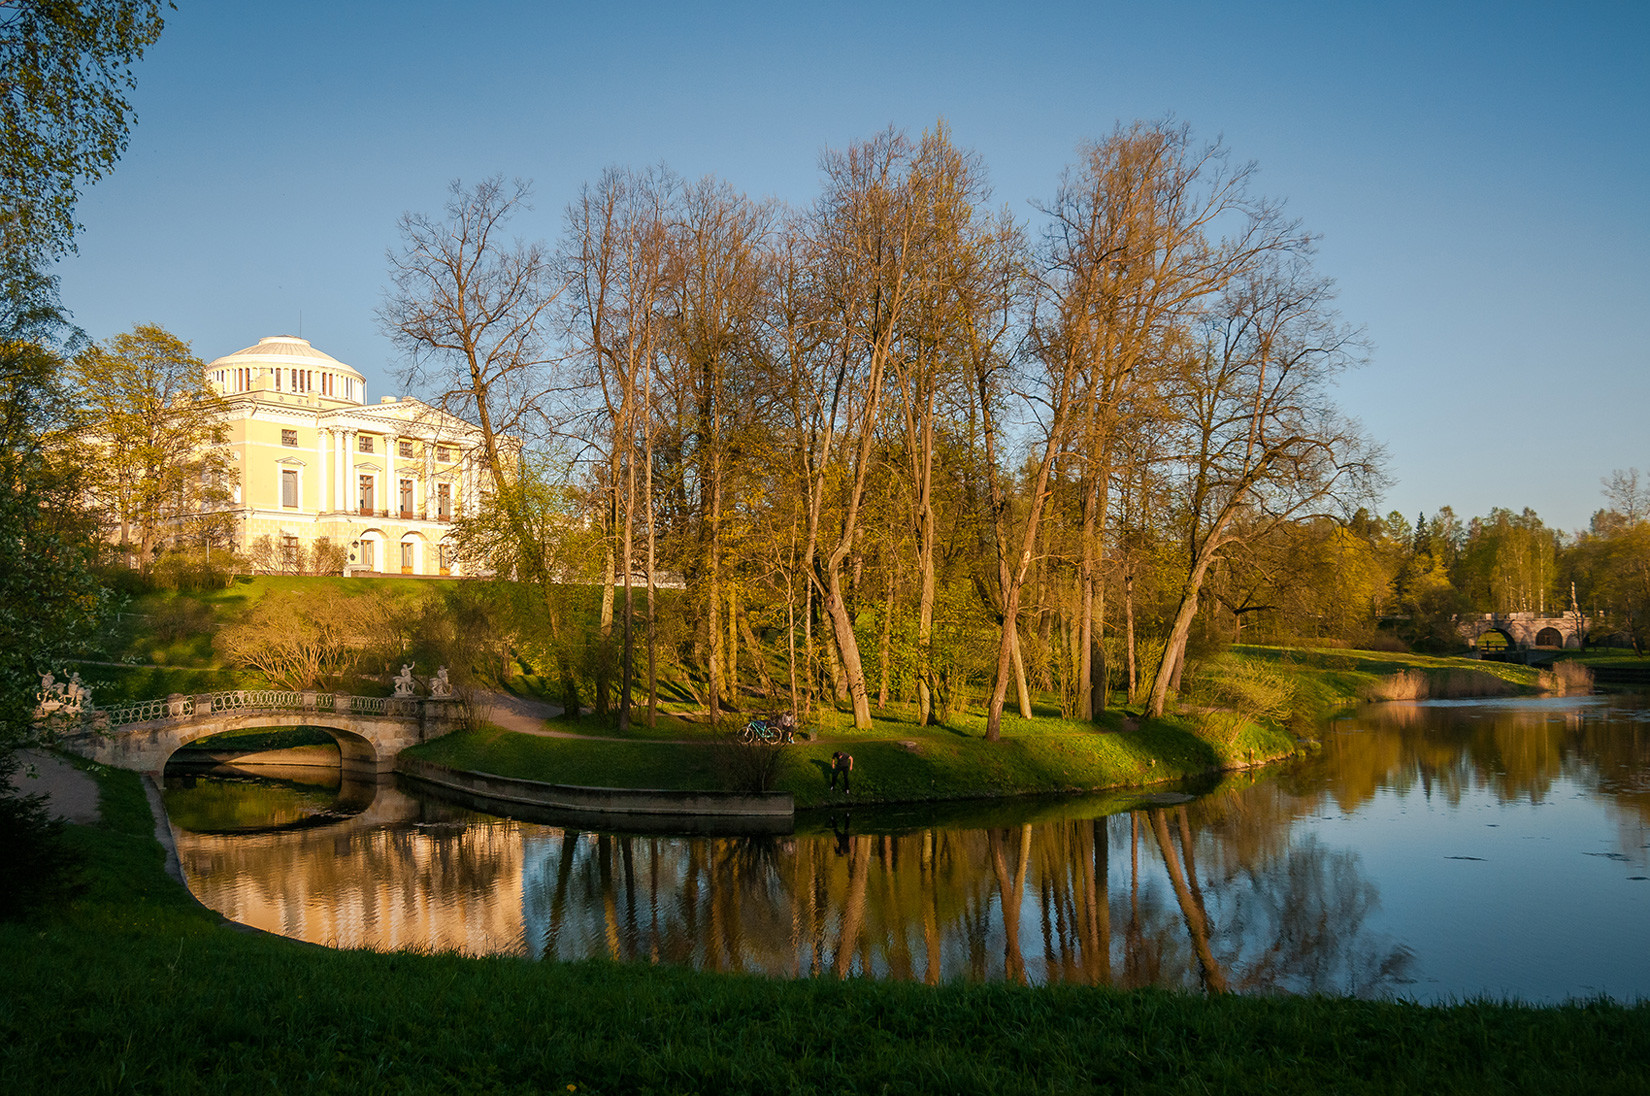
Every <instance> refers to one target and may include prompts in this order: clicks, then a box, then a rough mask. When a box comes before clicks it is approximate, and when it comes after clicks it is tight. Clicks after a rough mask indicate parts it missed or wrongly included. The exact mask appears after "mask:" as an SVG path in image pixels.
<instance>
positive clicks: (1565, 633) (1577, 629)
mask: <svg viewBox="0 0 1650 1096" xmlns="http://www.w3.org/2000/svg"><path fill="white" fill-rule="evenodd" d="M1591 623H1592V622H1591V621H1590V620H1589V619H1588V618H1587V617H1586V616H1583V615H1582V614H1581V613H1575V612H1571V613H1559V614H1554V615H1551V616H1548V615H1545V614H1542V613H1484V614H1482V615H1477V616H1470V617H1468V616H1463V617H1456V618H1455V626H1456V628H1457V630H1459V631H1460V633H1461V638H1462V639H1464V640H1466V642H1467V646H1468V647H1477V646H1479V643H1480V641H1482V640H1483V638H1484V637H1485V636H1487V635H1490V634H1492V633H1499V634H1500V635H1501V637H1502V638H1503V639H1505V640H1506V641H1507V646H1508V647H1509V648H1511V649H1513V650H1517V651H1527V650H1530V649H1531V648H1534V647H1561V648H1564V649H1565V650H1578V649H1579V648H1580V647H1581V645H1582V641H1583V640H1585V639H1586V638H1587V629H1588V627H1589V626H1590V625H1591Z"/></svg>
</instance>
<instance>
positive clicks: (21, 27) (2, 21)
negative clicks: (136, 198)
mask: <svg viewBox="0 0 1650 1096" xmlns="http://www.w3.org/2000/svg"><path fill="white" fill-rule="evenodd" d="M161 7H162V5H161V2H160V0H7V2H6V3H3V4H0V239H3V248H4V253H5V255H6V256H7V258H8V259H21V260H22V263H23V265H22V266H21V267H19V268H18V269H19V270H20V271H33V270H36V269H38V268H39V265H40V264H41V263H42V262H44V261H48V260H50V259H53V258H56V257H57V256H59V255H61V254H62V253H64V252H66V251H72V250H73V249H74V234H75V231H76V229H77V228H78V226H77V225H76V224H75V219H74V207H75V202H76V201H77V200H78V199H79V197H80V189H81V187H83V186H86V185H88V184H90V183H94V182H96V181H97V180H98V179H100V178H102V177H103V175H104V173H106V172H107V171H108V170H109V169H110V168H111V167H113V166H114V163H115V161H116V160H118V159H119V158H120V154H121V152H122V151H124V149H125V148H126V140H127V130H128V128H129V125H130V118H131V109H132V108H131V104H130V103H128V102H127V99H126V96H127V94H128V93H129V92H130V91H131V90H132V89H133V87H134V86H135V81H134V78H133V76H132V70H131V66H132V64H133V63H135V62H136V61H137V60H138V59H140V58H141V57H142V56H143V51H144V50H145V49H146V48H147V47H148V46H151V45H153V44H154V43H155V41H156V40H157V39H158V38H159V37H160V32H161V27H162V25H163V22H164V21H163V19H162V17H161Z"/></svg>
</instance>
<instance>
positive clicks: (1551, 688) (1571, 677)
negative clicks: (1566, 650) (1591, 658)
mask: <svg viewBox="0 0 1650 1096" xmlns="http://www.w3.org/2000/svg"><path fill="white" fill-rule="evenodd" d="M1539 680H1540V682H1541V691H1542V692H1544V693H1552V694H1553V695H1555V696H1586V695H1587V694H1588V693H1591V692H1592V691H1593V671H1591V670H1589V669H1588V668H1587V667H1586V666H1584V665H1582V664H1581V663H1579V662H1576V661H1575V660H1574V659H1565V660H1563V661H1562V662H1555V663H1553V668H1552V669H1550V670H1542V671H1541V673H1540V675H1539Z"/></svg>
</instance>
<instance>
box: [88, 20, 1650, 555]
mask: <svg viewBox="0 0 1650 1096" xmlns="http://www.w3.org/2000/svg"><path fill="white" fill-rule="evenodd" d="M178 9H179V10H177V11H176V12H173V13H172V14H171V15H170V16H169V18H168V20H167V26H166V32H165V34H164V35H163V36H162V38H161V41H160V42H159V43H158V44H157V45H156V46H155V47H153V48H152V49H151V50H150V52H149V54H148V56H147V57H146V58H145V59H144V61H143V62H142V63H141V64H140V66H139V67H138V70H137V77H138V87H137V91H136V93H135V95H134V97H133V101H134V105H135V106H136V109H137V115H138V121H137V125H136V127H135V128H134V130H133V132H132V139H131V145H130V147H129V148H128V149H127V152H126V155H125V157H124V158H123V160H122V161H121V163H120V164H118V165H117V166H116V168H115V171H114V173H113V174H112V175H111V176H110V177H109V178H108V179H106V180H104V181H103V182H101V183H99V184H98V185H97V186H95V187H94V188H92V189H91V190H90V191H88V192H87V194H86V196H85V197H84V199H83V200H82V203H81V206H80V219H81V222H82V223H83V224H84V226H85V231H84V232H83V233H82V235H81V237H80V252H79V254H78V256H75V257H72V258H70V259H68V260H66V261H65V262H64V263H63V264H62V266H61V268H60V271H59V273H60V274H61V275H62V290H63V298H64V301H65V303H66V304H67V305H68V306H69V307H70V308H71V309H72V310H73V312H74V314H75V319H76V321H77V322H78V323H79V324H80V325H81V326H82V327H83V328H85V330H86V331H87V332H88V333H89V334H90V335H92V336H93V337H94V338H105V337H108V336H110V335H113V334H116V333H118V332H120V331H124V330H126V329H128V328H130V327H131V326H132V325H133V324H134V323H139V322H154V323H159V324H162V325H164V326H165V327H167V328H169V329H170V330H172V331H173V332H174V333H175V334H177V335H179V336H181V337H182V338H184V339H186V340H189V341H190V342H191V343H192V344H193V346H194V349H195V351H196V353H197V354H199V355H200V356H201V357H202V358H204V359H207V360H210V359H212V358H215V357H218V356H220V355H223V354H227V353H230V352H232V351H235V350H238V349H240V348H241V347H244V346H249V345H251V344H252V343H254V342H256V341H257V340H258V339H259V338H260V337H262V336H265V335H276V334H299V333H300V330H299V328H300V324H301V327H302V330H301V334H302V335H303V337H304V338H307V339H309V340H310V341H311V342H312V343H314V344H315V345H316V346H317V347H319V348H320V349H322V350H325V351H326V352H328V353H330V354H332V355H333V356H334V357H337V358H339V359H341V360H343V361H345V362H347V363H349V364H350V365H353V366H355V367H356V368H357V369H359V370H360V371H361V372H362V373H364V374H365V375H366V376H367V379H368V385H369V393H370V395H371V396H372V397H373V398H376V397H377V396H380V395H393V394H398V393H399V391H400V390H399V387H398V386H397V384H396V383H395V380H394V375H395V368H396V361H395V351H394V349H393V347H392V346H391V345H390V343H389V340H388V339H386V338H385V337H384V336H383V335H382V334H381V333H380V331H379V330H378V326H377V323H376V320H375V318H374V309H375V307H376V306H377V304H378V302H379V300H380V298H381V296H382V293H383V290H384V286H385V284H386V281H387V277H386V270H387V266H386V262H385V252H386V250H387V249H388V248H389V247H391V246H392V245H393V244H394V243H395V242H396V233H395V221H396V218H397V217H398V216H399V215H400V214H401V213H402V212H403V211H406V210H418V211H424V212H430V213H435V212H438V211H439V208H440V205H441V202H442V199H443V197H444V195H445V192H446V186H447V184H448V183H449V182H450V181H452V180H453V179H459V178H461V179H463V180H465V181H466V182H469V181H474V180H476V179H479V178H481V177H483V176H487V175H493V174H503V175H505V176H507V177H521V178H526V179H531V180H533V181H534V184H535V194H536V204H535V208H534V210H533V211H532V212H531V213H530V214H528V215H526V216H524V217H522V218H520V219H519V221H518V228H519V230H520V231H521V232H522V233H523V234H524V235H527V236H530V237H538V238H542V239H545V240H546V241H552V242H553V241H554V240H555V239H556V238H557V237H558V236H559V235H560V231H561V224H562V211H563V209H564V208H565V206H566V205H567V203H568V202H569V201H570V200H571V199H572V198H573V196H574V194H575V191H576V189H577V188H578V186H579V185H580V184H581V183H583V182H585V181H589V180H594V179H595V177H596V176H597V175H598V174H599V173H600V172H601V170H602V169H603V168H604V167H607V166H610V165H631V166H638V167H640V166H646V165H648V164H653V163H664V164H666V165H668V166H670V167H671V168H673V169H674V170H676V171H677V172H678V173H680V174H682V175H685V176H689V177H696V176H699V175H704V174H716V175H719V176H721V177H722V178H724V179H726V180H728V181H729V182H730V183H732V184H733V185H735V186H737V187H739V188H741V189H743V190H745V191H747V192H748V193H750V194H752V195H753V196H756V197H764V196H774V197H777V198H780V199H783V200H786V201H789V202H793V203H798V204H802V203H806V202H808V201H810V200H812V198H813V197H814V195H815V194H816V192H817V189H818V177H819V176H818V163H819V154H820V152H821V151H822V150H824V149H826V148H840V147H842V146H844V145H846V144H847V143H848V142H850V141H854V140H857V139H861V138H865V137H868V136H870V135H872V134H873V133H875V132H876V131H878V130H880V129H883V128H885V127H887V126H889V125H894V126H898V127H902V128H905V129H907V130H909V131H911V132H912V133H913V134H914V135H915V134H917V133H920V132H921V131H922V129H924V128H925V127H929V126H932V125H933V123H934V122H935V120H936V119H938V118H941V117H943V118H945V119H946V120H947V121H948V122H949V124H950V125H951V127H952V133H953V137H954V139H955V140H956V141H957V143H959V144H961V145H964V146H967V147H972V148H973V149H975V150H976V151H978V152H979V153H980V154H981V156H982V157H983V159H984V161H985V164H986V166H987V168H988V169H989V172H990V178H991V181H992V184H993V186H994V189H995V198H996V201H997V202H999V203H1004V204H1007V205H1008V206H1009V207H1010V208H1012V209H1013V210H1015V211H1016V212H1018V213H1019V214H1020V215H1021V216H1023V217H1026V218H1031V217H1033V216H1034V211H1033V209H1032V207H1031V204H1030V203H1031V202H1032V201H1033V200H1036V199H1040V198H1047V197H1050V196H1052V194H1053V192H1054V189H1055V185H1056V181H1057V179H1058V176H1059V173H1060V170H1061V169H1062V167H1064V166H1065V165H1066V164H1067V163H1068V162H1070V161H1071V160H1072V159H1073V158H1074V153H1075V150H1076V148H1077V146H1078V144H1079V143H1080V142H1082V141H1083V140H1085V139H1091V138H1098V137H1101V136H1103V135H1104V134H1105V133H1106V132H1108V131H1109V130H1110V129H1111V128H1112V127H1113V125H1115V124H1116V123H1117V122H1118V121H1119V120H1123V121H1132V120H1134V119H1137V118H1140V119H1158V118H1162V117H1165V116H1172V117H1174V118H1175V119H1177V120H1179V121H1182V122H1185V123H1187V124H1188V125H1190V126H1191V127H1192V129H1193V131H1194V134H1195V135H1197V136H1199V137H1203V138H1211V139H1212V138H1215V137H1222V138H1223V139H1224V140H1225V142H1226V143H1227V145H1228V146H1229V147H1230V148H1231V149H1232V150H1233V152H1234V154H1235V155H1236V157H1237V158H1239V159H1246V160H1253V161H1255V162H1256V163H1257V165H1258V167H1259V177H1258V178H1259V189H1260V190H1262V191H1263V192H1265V193H1267V194H1269V195H1273V196H1277V197H1280V198H1283V199H1286V200H1287V202H1288V209H1289V210H1290V211H1291V212H1292V213H1293V214H1295V215H1296V216H1298V217H1299V218H1301V219H1302V220H1303V222H1304V223H1305V225H1306V226H1307V227H1308V228H1310V229H1312V230H1313V231H1315V232H1317V233H1319V234H1321V236H1322V238H1323V240H1322V244H1321V247H1320V251H1319V266H1320V268H1321V269H1322V270H1323V271H1324V272H1325V273H1327V274H1329V275H1331V276H1332V277H1334V278H1335V279H1336V280H1337V282H1338V284H1339V286H1340V290H1341V296H1340V307H1341V311H1342V313H1343V315H1344V317H1345V318H1346V319H1347V320H1349V321H1350V322H1352V323H1354V324H1357V325H1360V326H1362V327H1364V328H1365V329H1366V330H1367V333H1368V336H1369V339H1370V341H1371V343H1372V345H1373V354H1372V357H1371V360H1370V363H1369V364H1368V365H1367V366H1366V367H1365V368H1364V369H1363V370H1361V371H1360V372H1359V373H1358V374H1356V375H1354V376H1352V377H1350V378H1349V379H1348V380H1347V381H1346V382H1345V383H1343V384H1342V386H1341V389H1340V396H1341V400H1342V403H1343V405H1344V406H1345V407H1346V408H1347V409H1348V410H1349V411H1350V412H1351V413H1352V414H1353V415H1355V416H1356V417H1358V418H1359V419H1361V420H1362V421H1363V423H1364V424H1365V426H1366V428H1367V429H1368V430H1369V432H1370V433H1371V434H1372V435H1373V436H1374V437H1376V438H1377V439H1379V440H1381V441H1382V442H1384V443H1385V444H1386V446H1387V448H1388V450H1389V452H1390V456H1391V460H1390V471H1391V474H1392V477H1393V479H1394V481H1395V482H1394V485H1393V487H1392V488H1391V489H1390V490H1389V491H1388V493H1387V495H1386V499H1385V502H1384V504H1383V506H1382V509H1394V508H1395V509H1398V510H1401V511H1403V512H1404V513H1405V514H1406V515H1408V516H1409V517H1410V518H1411V519H1413V517H1414V515H1415V514H1416V513H1418V512H1420V511H1425V512H1427V513H1429V514H1430V513H1432V512H1433V511H1435V510H1436V509H1437V508H1438V507H1440V506H1444V505H1450V506H1453V507H1454V508H1455V510H1456V512H1457V513H1458V514H1460V515H1462V516H1470V515H1475V514H1485V513H1487V512H1488V511H1489V510H1490V508H1492V507H1495V506H1505V507H1510V508H1512V509H1515V510H1518V509H1522V508H1524V507H1531V508H1533V509H1535V510H1536V511H1537V512H1538V513H1539V514H1540V515H1541V516H1542V518H1543V519H1545V520H1546V522H1547V524H1548V525H1550V526H1554V527H1557V528H1560V529H1565V530H1575V529H1579V528H1582V527H1584V526H1585V524H1586V522H1587V520H1588V517H1589V516H1590V515H1591V513H1592V512H1593V511H1594V510H1595V509H1597V508H1598V507H1599V506H1601V505H1602V503H1603V500H1602V496H1601V495H1600V492H1599V481H1600V478H1601V477H1603V476H1605V475H1607V474H1608V473H1609V472H1610V471H1611V470H1612V469H1615V468H1626V467H1629V466H1634V467H1639V468H1650V430H1647V425H1650V350H1647V348H1646V342H1645V340H1644V337H1643V334H1642V330H1643V328H1644V326H1645V321H1646V320H1647V319H1650V4H1646V3H1642V2H1640V0H1620V2H1589V0H1565V2H1563V3H1543V4H1533V3H1518V2H1497V3H1442V2H1432V3H1405V2H1391V0H1387V2H1378V3H1364V2H1354V0H1347V2H1342V3H1324V2H1322V0H1313V2H1306V3H1265V4H1262V3H1237V2H1211V3H1161V4H1142V3H1127V4H1123V3H1111V2H1106V0H1088V2H1076V3H1039V2H1036V0H1023V2H1020V3H999V4H980V3H969V2H964V0H950V2H938V3H905V2H901V0H882V2H879V3H857V2H833V3H829V4H818V3H816V4H799V3H785V2H782V0H770V2H768V3H751V4H713V3H682V2H680V0H677V2H675V3H645V2H627V0H614V2H608V3H592V2H589V0H584V2H581V3H562V2H555V0H545V2H536V3H535V2H506V0H495V2H472V3H467V4H463V5H458V4H453V3H450V2H444V3H429V2H424V0H398V2H394V3H379V2H368V0H329V2H325V3H320V2H310V0H282V2H250V0H249V2H235V3H223V2H214V3H203V2H201V0H178Z"/></svg>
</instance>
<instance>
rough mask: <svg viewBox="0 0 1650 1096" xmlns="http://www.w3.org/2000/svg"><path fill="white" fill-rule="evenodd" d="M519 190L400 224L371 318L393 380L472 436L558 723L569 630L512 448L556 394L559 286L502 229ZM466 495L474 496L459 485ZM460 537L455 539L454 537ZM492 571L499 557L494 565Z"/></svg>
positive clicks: (495, 190) (541, 258)
mask: <svg viewBox="0 0 1650 1096" xmlns="http://www.w3.org/2000/svg"><path fill="white" fill-rule="evenodd" d="M528 196H529V186H528V184H527V183H525V182H521V181H517V182H515V183H513V184H509V185H506V184H505V183H504V182H503V180H502V179H499V178H496V177H495V178H491V179H484V180H483V181H481V182H480V183H478V184H476V185H475V187H473V188H471V189H465V188H464V186H463V185H462V183H460V182H458V181H454V182H453V184H452V186H451V187H450V190H449V197H448V199H447V203H446V209H445V218H444V219H441V220H437V219H433V218H431V217H428V216H425V215H424V214H418V213H406V214H403V215H402V217H401V220H400V231H401V238H402V244H401V247H400V249H399V250H391V251H390V252H389V256H388V257H389V264H390V280H391V283H392V288H391V289H390V290H389V291H388V292H387V293H386V296H385V299H384V302H383V304H382V305H381V306H380V308H379V310H378V318H379V322H380V324H381V325H382V326H383V328H384V330H385V332H386V333H387V334H388V335H389V336H390V338H391V339H393V340H394V342H395V344H396V345H397V346H398V347H399V348H400V349H401V350H402V351H403V352H404V353H405V354H406V355H407V357H406V364H405V367H404V368H403V370H402V377H403V379H404V380H405V381H406V383H407V384H408V386H409V387H411V388H413V389H414V390H417V391H422V392H425V393H428V394H429V397H430V399H431V401H432V402H433V403H434V404H435V405H436V406H438V407H440V408H441V409H442V410H443V411H446V412H447V413H449V414H452V415H455V416H457V417H459V418H462V419H465V420H467V421H470V422H472V423H474V424H475V425H476V427H477V428H478V430H479V432H480V435H481V443H482V467H483V470H484V473H485V475H486V477H487V480H488V483H487V486H488V487H489V488H490V491H491V505H492V507H493V508H494V511H495V513H496V516H497V518H498V521H497V522H496V523H493V524H492V526H491V527H490V529H489V530H488V536H490V537H492V538H493V540H492V543H493V545H494V547H495V548H496V547H497V545H498V543H499V541H498V539H497V537H498V535H499V534H502V535H503V538H504V541H505V542H507V543H508V545H509V553H510V557H511V560H512V562H513V564H514V568H513V569H514V570H515V571H516V572H517V573H518V575H519V577H521V578H524V579H526V580H528V581H530V582H532V583H533V584H535V585H536V586H537V587H538V589H539V590H540V593H541V596H542V597H543V598H544V601H545V608H546V610H547V613H546V621H547V623H548V624H549V627H550V628H551V630H552V633H553V635H556V636H557V637H558V639H557V641H556V642H555V644H554V646H555V648H556V650H557V652H558V653H557V662H558V670H559V673H560V676H561V679H562V691H563V698H564V705H565V709H566V713H567V715H568V717H569V718H573V717H576V716H577V715H578V712H579V699H578V679H577V674H576V671H575V668H574V665H573V661H572V659H571V657H570V655H569V653H568V644H569V642H570V639H569V638H568V637H567V636H566V635H565V634H564V633H565V632H566V630H567V628H568V627H569V625H568V624H567V623H566V622H565V621H563V620H562V612H561V607H560V605H559V603H558V600H557V598H556V597H555V596H554V587H555V583H556V581H557V579H558V577H559V576H558V575H557V573H556V570H557V568H556V564H555V560H554V559H553V558H552V556H551V555H550V547H549V543H550V542H547V540H546V538H545V537H544V536H543V535H542V532H543V529H542V527H543V525H544V520H545V519H544V515H543V514H541V513H538V512H537V511H536V510H535V500H541V499H542V498H543V497H544V495H543V492H537V491H533V490H530V489H529V488H530V486H531V485H530V484H528V482H527V481H526V479H525V478H524V477H523V476H522V472H523V469H524V455H523V453H522V451H521V446H522V445H523V444H524V443H525V442H526V441H527V440H529V439H531V438H532V437H534V436H537V435H541V434H542V433H543V432H544V429H545V427H546V426H547V424H548V422H549V420H550V417H551V414H552V410H553V409H552V404H551V401H552V398H553V395H554V393H555V391H556V388H555V385H554V383H553V379H554V378H553V374H552V366H554V365H555V364H556V362H557V354H556V351H555V348H554V347H553V345H552V343H551V342H550V340H549V338H548V335H549V331H548V328H549V327H550V322H549V321H550V318H551V313H550V307H551V305H552V303H553V302H554V301H555V300H556V297H557V296H558V295H559V294H560V292H561V289H562V286H561V283H560V281H559V280H558V279H557V278H556V276H555V271H554V269H553V268H552V266H551V264H550V261H549V260H548V258H547V257H546V256H545V253H544V250H543V248H542V247H541V246H540V245H539V244H537V243H526V242H522V241H519V240H513V239H511V238H509V237H508V236H507V234H506V233H507V229H506V226H507V224H508V222H509V221H510V219H511V217H512V216H513V215H514V214H515V213H516V212H517V211H519V210H520V209H522V208H525V207H526V204H527V200H528ZM466 486H467V487H469V488H470V489H471V490H472V491H473V490H475V489H476V488H477V487H478V486H479V485H476V484H466ZM461 532H462V530H461ZM493 558H494V559H495V560H497V559H498V558H499V556H497V555H496V554H494V555H493Z"/></svg>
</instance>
